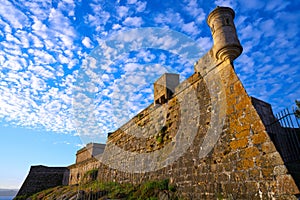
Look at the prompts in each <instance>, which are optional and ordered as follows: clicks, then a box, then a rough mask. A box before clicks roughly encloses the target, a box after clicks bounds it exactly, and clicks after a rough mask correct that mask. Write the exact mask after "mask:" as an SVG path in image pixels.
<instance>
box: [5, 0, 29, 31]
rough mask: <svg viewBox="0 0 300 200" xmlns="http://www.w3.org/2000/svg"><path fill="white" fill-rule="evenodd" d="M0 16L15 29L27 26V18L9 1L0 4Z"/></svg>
mask: <svg viewBox="0 0 300 200" xmlns="http://www.w3.org/2000/svg"><path fill="white" fill-rule="evenodd" d="M0 16H2V17H3V18H4V19H5V20H7V21H8V22H9V24H10V25H11V26H12V27H13V28H15V29H22V28H23V27H24V26H27V25H28V24H29V22H28V17H27V16H26V15H25V14H24V13H23V12H21V11H20V10H18V9H17V8H16V7H15V6H14V5H13V4H12V3H10V2H9V1H4V2H1V7H0Z"/></svg>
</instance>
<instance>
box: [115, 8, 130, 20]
mask: <svg viewBox="0 0 300 200" xmlns="http://www.w3.org/2000/svg"><path fill="white" fill-rule="evenodd" d="M128 10H129V8H128V7H126V6H119V7H118V8H117V12H118V15H119V17H121V18H123V17H126V16H127V14H128Z"/></svg>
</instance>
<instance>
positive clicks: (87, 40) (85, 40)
mask: <svg viewBox="0 0 300 200" xmlns="http://www.w3.org/2000/svg"><path fill="white" fill-rule="evenodd" d="M91 43H92V41H91V39H90V38H89V37H84V38H83V40H82V44H83V45H84V46H85V47H87V48H92V47H93V45H92V44H91Z"/></svg>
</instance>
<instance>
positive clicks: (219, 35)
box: [207, 7, 243, 61]
mask: <svg viewBox="0 0 300 200" xmlns="http://www.w3.org/2000/svg"><path fill="white" fill-rule="evenodd" d="M234 16H235V14H234V11H233V10H232V9H231V8H228V7H217V8H216V9H215V10H213V11H212V12H211V13H210V14H209V16H208V18H207V24H208V25H209V27H210V28H211V32H212V36H213V40H214V46H213V49H212V51H213V54H214V57H215V58H216V59H217V60H222V61H225V60H226V59H230V61H233V60H234V59H235V58H237V57H238V56H239V55H240V54H241V53H242V51H243V48H242V46H241V44H240V41H239V39H238V37H237V34H236V29H235V26H234V22H233V19H234Z"/></svg>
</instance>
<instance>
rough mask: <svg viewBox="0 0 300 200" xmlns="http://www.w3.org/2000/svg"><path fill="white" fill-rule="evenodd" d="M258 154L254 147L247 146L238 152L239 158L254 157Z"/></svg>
mask: <svg viewBox="0 0 300 200" xmlns="http://www.w3.org/2000/svg"><path fill="white" fill-rule="evenodd" d="M259 154H260V152H259V150H258V149H257V148H256V147H247V148H245V149H243V150H241V152H240V157H241V158H254V157H256V156H258V155H259Z"/></svg>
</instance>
